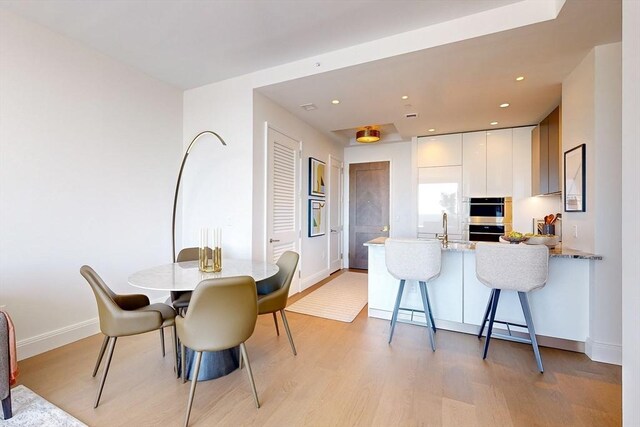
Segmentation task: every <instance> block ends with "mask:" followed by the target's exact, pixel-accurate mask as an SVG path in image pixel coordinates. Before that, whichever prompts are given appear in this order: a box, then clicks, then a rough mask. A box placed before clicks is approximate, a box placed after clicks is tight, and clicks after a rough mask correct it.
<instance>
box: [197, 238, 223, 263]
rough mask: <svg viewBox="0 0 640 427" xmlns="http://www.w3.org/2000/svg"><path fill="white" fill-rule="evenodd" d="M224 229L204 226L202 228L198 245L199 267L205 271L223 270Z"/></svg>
mask: <svg viewBox="0 0 640 427" xmlns="http://www.w3.org/2000/svg"><path fill="white" fill-rule="evenodd" d="M221 246H222V230H220V229H213V230H209V229H208V228H203V229H201V230H200V246H199V247H198V269H199V270H200V271H203V272H205V273H219V272H220V271H222V247H221Z"/></svg>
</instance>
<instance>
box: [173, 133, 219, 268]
mask: <svg viewBox="0 0 640 427" xmlns="http://www.w3.org/2000/svg"><path fill="white" fill-rule="evenodd" d="M207 134H210V135H214V136H215V137H217V138H218V139H219V140H220V142H221V143H222V145H225V146H226V145H227V143H226V142H224V139H222V137H221V136H220V135H218V134H217V133H215V132H214V131H211V130H205V131H202V132H200V133H199V134H197V135H196V136H195V138H193V139H192V140H191V143H190V144H189V146H188V147H187V152H186V153H184V157H183V158H182V164H181V165H180V172H179V173H178V182H177V183H176V194H175V195H174V196H173V219H172V221H171V244H172V248H173V262H176V208H177V206H178V193H179V192H180V180H181V179H182V171H183V170H184V164H185V163H186V162H187V157H189V153H190V152H191V148H192V147H193V144H195V142H196V141H197V140H198V139H199V138H200V137H201V136H203V135H207Z"/></svg>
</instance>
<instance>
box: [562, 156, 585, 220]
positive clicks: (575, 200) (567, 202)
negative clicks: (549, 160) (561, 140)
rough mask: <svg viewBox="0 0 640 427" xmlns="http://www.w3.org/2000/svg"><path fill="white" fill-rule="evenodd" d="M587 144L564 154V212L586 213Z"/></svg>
mask: <svg viewBox="0 0 640 427" xmlns="http://www.w3.org/2000/svg"><path fill="white" fill-rule="evenodd" d="M585 181H586V144H580V145H578V146H577V147H575V148H572V149H571V150H568V151H566V152H565V153H564V211H565V212H585V211H586V210H587V201H586V197H585V196H586V194H585V193H586V192H585V188H586V187H585Z"/></svg>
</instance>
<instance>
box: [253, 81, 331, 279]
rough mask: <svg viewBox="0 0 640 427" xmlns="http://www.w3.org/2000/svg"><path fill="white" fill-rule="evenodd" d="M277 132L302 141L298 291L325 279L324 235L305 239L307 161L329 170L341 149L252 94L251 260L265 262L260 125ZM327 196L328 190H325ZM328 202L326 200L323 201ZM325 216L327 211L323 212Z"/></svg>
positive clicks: (257, 94) (259, 96) (262, 131)
mask: <svg viewBox="0 0 640 427" xmlns="http://www.w3.org/2000/svg"><path fill="white" fill-rule="evenodd" d="M265 122H267V123H268V124H269V126H272V127H273V128H275V129H277V130H278V131H280V132H282V133H284V134H285V135H287V136H289V137H291V138H293V139H295V140H297V141H302V183H301V192H302V206H301V208H302V222H301V224H302V242H301V244H302V245H301V252H300V254H301V259H300V267H301V269H300V272H301V278H300V279H301V280H300V281H301V288H302V289H301V290H304V289H305V288H307V287H309V286H311V285H313V284H315V283H317V282H318V281H320V280H322V279H324V278H325V277H327V276H329V271H328V264H327V259H328V254H327V246H328V244H327V239H328V238H329V230H326V233H325V235H323V236H318V237H308V232H307V231H308V230H307V225H308V224H307V221H308V218H309V214H308V208H309V204H308V200H309V198H310V197H309V195H308V194H309V157H314V158H316V159H318V160H322V161H323V162H325V163H326V165H327V167H328V166H329V156H330V155H333V156H334V157H335V158H338V159H342V153H343V147H342V146H341V145H339V144H337V143H336V142H334V141H332V140H330V139H328V138H327V137H326V136H324V134H322V133H321V132H319V131H317V130H316V129H314V128H312V127H311V126H309V125H308V124H307V123H305V122H303V121H301V120H300V119H298V118H297V117H296V116H294V115H293V114H291V113H289V112H288V111H286V110H285V109H283V108H282V107H280V106H279V105H277V104H275V103H274V102H273V101H271V100H270V99H268V98H267V97H265V96H264V95H262V94H261V93H259V92H257V91H254V96H253V165H254V166H253V209H252V211H253V240H252V241H253V258H254V259H265V256H266V255H265V252H266V234H265V227H264V225H265V224H264V219H265V217H266V208H265V206H266V194H265V187H264V179H265V170H264V165H265V156H266V149H267V147H266V141H265V134H264V124H265ZM326 194H327V196H328V194H329V190H328V189H327V193H326ZM327 198H328V197H327ZM326 212H327V214H328V212H329V210H328V209H327V211H326Z"/></svg>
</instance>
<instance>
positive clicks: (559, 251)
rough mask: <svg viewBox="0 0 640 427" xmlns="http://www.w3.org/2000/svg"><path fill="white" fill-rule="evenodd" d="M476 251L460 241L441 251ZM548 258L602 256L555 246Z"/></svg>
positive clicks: (371, 243) (380, 243) (379, 239)
mask: <svg viewBox="0 0 640 427" xmlns="http://www.w3.org/2000/svg"><path fill="white" fill-rule="evenodd" d="M385 240H387V238H386V237H377V238H375V239H373V240H369V241H368V242H366V243H365V244H364V246H384V241H385ZM475 249H476V242H462V241H451V242H449V245H448V246H447V247H446V248H442V250H443V251H453V252H466V251H474V250H475ZM549 256H550V257H551V258H573V259H593V260H601V259H602V255H595V254H590V253H587V252H582V251H578V250H575V249H570V248H563V247H562V245H561V244H560V245H556V247H555V248H553V249H551V248H549Z"/></svg>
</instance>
